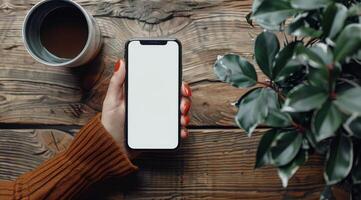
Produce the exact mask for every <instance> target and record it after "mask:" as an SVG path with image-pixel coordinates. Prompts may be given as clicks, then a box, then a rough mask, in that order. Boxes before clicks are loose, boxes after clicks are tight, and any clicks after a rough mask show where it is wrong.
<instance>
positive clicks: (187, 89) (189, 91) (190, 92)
mask: <svg viewBox="0 0 361 200" xmlns="http://www.w3.org/2000/svg"><path fill="white" fill-rule="evenodd" d="M184 88H185V93H186V95H187V96H188V97H190V96H192V90H191V88H190V87H189V85H188V84H187V85H186V86H185V87H184Z"/></svg>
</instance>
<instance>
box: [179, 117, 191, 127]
mask: <svg viewBox="0 0 361 200" xmlns="http://www.w3.org/2000/svg"><path fill="white" fill-rule="evenodd" d="M190 121H191V119H190V117H189V116H188V115H182V117H181V125H182V127H185V126H187V125H188V124H189V122H190Z"/></svg>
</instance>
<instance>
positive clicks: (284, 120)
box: [265, 109, 292, 127]
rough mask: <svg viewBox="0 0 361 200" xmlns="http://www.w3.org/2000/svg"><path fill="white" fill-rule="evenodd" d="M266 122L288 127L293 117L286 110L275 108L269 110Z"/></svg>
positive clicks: (272, 125)
mask: <svg viewBox="0 0 361 200" xmlns="http://www.w3.org/2000/svg"><path fill="white" fill-rule="evenodd" d="M265 124H266V125H267V126H270V127H287V126H290V125H291V124H292V118H291V116H290V114H288V113H286V112H281V111H280V110H278V109H273V110H270V111H269V113H268V116H267V118H266V121H265Z"/></svg>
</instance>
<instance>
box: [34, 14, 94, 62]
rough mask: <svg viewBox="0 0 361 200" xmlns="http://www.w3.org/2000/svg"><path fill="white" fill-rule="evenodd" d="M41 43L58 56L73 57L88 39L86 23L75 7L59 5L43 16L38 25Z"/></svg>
mask: <svg viewBox="0 0 361 200" xmlns="http://www.w3.org/2000/svg"><path fill="white" fill-rule="evenodd" d="M40 40H41V43H42V45H43V46H44V47H45V48H46V49H47V50H48V51H49V52H50V53H52V54H54V55H55V56H57V57H59V58H69V59H71V58H75V57H76V56H77V55H79V54H80V52H81V51H82V50H83V49H84V46H85V44H86V42H87V40H88V24H87V21H86V18H85V16H84V14H83V13H82V12H81V11H80V10H79V9H78V8H76V7H61V8H57V9H55V10H53V11H51V12H50V13H49V14H48V15H46V16H45V18H44V20H43V22H42V23H41V26H40Z"/></svg>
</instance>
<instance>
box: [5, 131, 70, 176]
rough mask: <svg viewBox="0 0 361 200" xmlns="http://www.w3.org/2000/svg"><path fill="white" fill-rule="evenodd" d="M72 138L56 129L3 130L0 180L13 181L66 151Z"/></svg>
mask: <svg viewBox="0 0 361 200" xmlns="http://www.w3.org/2000/svg"><path fill="white" fill-rule="evenodd" d="M72 138H73V137H72V136H71V135H69V134H66V133H64V132H62V131H57V130H32V129H28V130H24V129H23V130H12V129H9V130H6V129H2V130H0V179H2V180H13V179H15V178H16V177H18V176H19V175H21V174H23V173H25V172H27V171H30V170H32V169H34V168H36V167H37V166H38V165H39V164H40V163H42V162H44V161H45V160H47V159H49V158H51V157H53V156H54V155H55V154H57V153H59V152H61V151H64V150H65V149H66V148H67V147H68V146H69V144H70V142H71V141H72Z"/></svg>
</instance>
